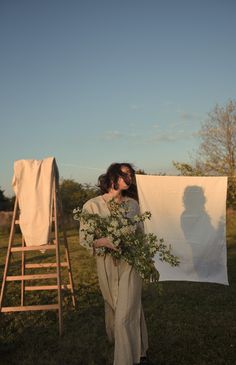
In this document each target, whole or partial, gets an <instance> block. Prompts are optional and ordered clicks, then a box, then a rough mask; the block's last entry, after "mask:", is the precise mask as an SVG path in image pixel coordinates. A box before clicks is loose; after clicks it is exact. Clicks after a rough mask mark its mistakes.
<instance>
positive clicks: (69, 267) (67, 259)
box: [63, 226, 76, 307]
mask: <svg viewBox="0 0 236 365" xmlns="http://www.w3.org/2000/svg"><path fill="white" fill-rule="evenodd" d="M63 238H64V245H65V253H66V261H67V264H68V275H69V283H70V291H71V299H72V304H73V306H74V307H75V304H76V302H75V291H74V281H73V276H72V271H71V262H70V255H69V248H68V242H67V237H66V232H65V229H64V226H63Z"/></svg>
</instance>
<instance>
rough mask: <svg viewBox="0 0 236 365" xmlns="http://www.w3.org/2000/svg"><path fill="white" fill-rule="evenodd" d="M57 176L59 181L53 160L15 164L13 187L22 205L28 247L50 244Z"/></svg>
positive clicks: (21, 222) (23, 224)
mask: <svg viewBox="0 0 236 365" xmlns="http://www.w3.org/2000/svg"><path fill="white" fill-rule="evenodd" d="M54 176H55V177H56V181H57V180H58V170H57V165H56V161H55V158H53V157H49V158H45V159H44V160H18V161H15V162H14V176H13V181H12V185H13V189H14V191H15V194H16V196H17V198H18V202H19V208H20V218H19V220H20V222H19V223H20V228H21V231H22V234H23V236H24V239H25V243H26V246H40V245H44V244H47V243H48V241H49V238H50V228H51V221H50V220H51V209H52V202H53V196H52V187H53V178H54Z"/></svg>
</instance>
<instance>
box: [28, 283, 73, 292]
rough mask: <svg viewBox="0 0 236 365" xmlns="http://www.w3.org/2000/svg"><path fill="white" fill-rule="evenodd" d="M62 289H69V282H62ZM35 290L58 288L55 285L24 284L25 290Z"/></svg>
mask: <svg viewBox="0 0 236 365" xmlns="http://www.w3.org/2000/svg"><path fill="white" fill-rule="evenodd" d="M61 289H62V290H66V289H71V285H70V284H62V285H61ZM36 290H58V286H57V285H34V286H25V291H36Z"/></svg>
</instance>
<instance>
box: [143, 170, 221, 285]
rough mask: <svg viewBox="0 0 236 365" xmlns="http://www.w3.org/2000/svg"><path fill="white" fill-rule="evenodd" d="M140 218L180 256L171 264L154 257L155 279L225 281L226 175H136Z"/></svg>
mask: <svg viewBox="0 0 236 365" xmlns="http://www.w3.org/2000/svg"><path fill="white" fill-rule="evenodd" d="M136 179H137V186H138V194H139V200H140V208H141V212H144V211H150V212H151V213H152V218H151V221H148V222H145V230H146V232H147V233H150V232H153V233H155V234H156V235H157V236H158V237H160V238H163V239H164V240H165V242H166V243H168V244H170V245H171V247H172V250H173V253H174V254H175V255H177V256H178V257H179V258H180V261H181V263H180V266H178V267H171V266H170V265H168V264H166V263H163V262H161V261H160V260H159V259H158V257H156V267H157V269H158V270H159V272H160V280H162V281H164V280H188V281H200V282H212V283H220V284H226V285H228V277H227V259H226V237H225V221H226V192H227V177H186V176H185V177H183V176H152V175H136Z"/></svg>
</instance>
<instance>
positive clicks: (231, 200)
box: [173, 100, 236, 208]
mask: <svg viewBox="0 0 236 365" xmlns="http://www.w3.org/2000/svg"><path fill="white" fill-rule="evenodd" d="M199 137H200V141H201V143H200V146H199V149H198V151H197V153H196V156H195V161H194V162H193V163H192V164H188V163H185V162H176V161H174V162H173V165H174V166H175V168H176V169H177V170H178V171H179V172H180V173H181V175H184V176H228V190H227V206H228V207H234V208H236V101H232V100H229V101H228V103H227V104H226V105H225V106H219V105H216V106H215V107H214V109H213V110H212V111H211V112H210V113H209V114H208V119H207V120H206V122H205V123H204V124H203V125H202V127H201V129H200V131H199Z"/></svg>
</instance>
